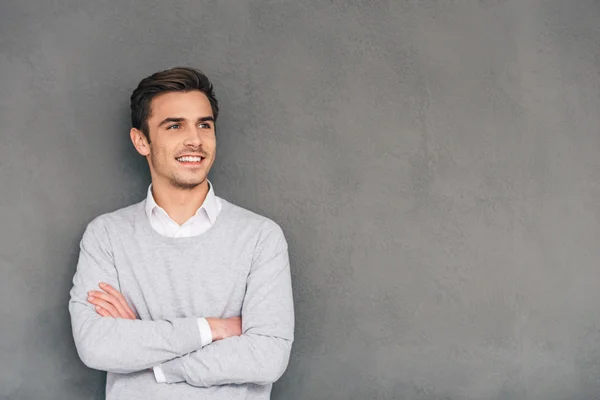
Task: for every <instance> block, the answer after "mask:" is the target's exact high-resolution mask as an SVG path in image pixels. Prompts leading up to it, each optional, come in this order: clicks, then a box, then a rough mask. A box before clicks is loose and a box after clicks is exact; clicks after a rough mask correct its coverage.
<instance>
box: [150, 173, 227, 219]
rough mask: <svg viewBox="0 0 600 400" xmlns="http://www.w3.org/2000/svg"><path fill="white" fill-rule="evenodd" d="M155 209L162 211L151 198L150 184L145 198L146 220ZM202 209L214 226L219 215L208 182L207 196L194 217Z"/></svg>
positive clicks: (212, 191) (210, 184) (211, 187)
mask: <svg viewBox="0 0 600 400" xmlns="http://www.w3.org/2000/svg"><path fill="white" fill-rule="evenodd" d="M155 208H158V209H160V210H163V209H162V208H161V207H160V206H159V205H158V204H156V201H155V200H154V196H152V184H150V186H148V195H147V197H146V215H147V216H148V218H151V216H152V211H153V210H154V209H155ZM202 209H204V211H206V215H207V216H208V219H209V220H210V223H211V224H214V223H215V220H216V219H217V215H218V213H219V207H218V204H217V196H216V195H215V190H214V189H213V185H212V183H210V181H208V194H207V195H206V198H205V199H204V203H202V205H201V206H200V208H199V209H198V210H197V211H196V215H198V214H199V213H200V212H201V211H202ZM163 211H164V210H163Z"/></svg>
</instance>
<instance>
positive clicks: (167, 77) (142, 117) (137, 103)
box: [130, 67, 219, 141]
mask: <svg viewBox="0 0 600 400" xmlns="http://www.w3.org/2000/svg"><path fill="white" fill-rule="evenodd" d="M192 90H198V91H200V92H202V93H204V94H205V95H206V97H207V98H208V101H209V102H210V107H211V108H212V112H213V117H214V119H215V122H216V121H217V117H218V115H219V103H218V102H217V98H216V97H215V91H214V89H213V85H212V83H211V82H210V80H209V79H208V77H207V76H206V75H204V74H203V73H202V72H201V71H200V70H198V69H195V68H189V67H174V68H171V69H167V70H165V71H159V72H156V73H154V74H152V75H150V76H148V77H146V78H144V79H142V80H141V82H140V83H139V84H138V86H137V88H135V90H134V91H133V93H132V94H131V98H130V101H131V125H132V126H133V127H134V128H136V129H139V130H141V131H142V133H143V134H144V135H145V136H146V138H147V139H148V141H150V131H149V129H148V118H150V113H151V111H152V110H151V108H150V106H151V103H152V99H153V98H154V97H156V96H158V95H160V94H163V93H169V92H190V91H192Z"/></svg>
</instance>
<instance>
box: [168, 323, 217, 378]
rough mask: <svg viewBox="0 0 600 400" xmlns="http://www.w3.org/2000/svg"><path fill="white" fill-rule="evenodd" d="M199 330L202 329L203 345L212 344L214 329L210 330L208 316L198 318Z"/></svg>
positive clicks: (201, 339) (201, 338)
mask: <svg viewBox="0 0 600 400" xmlns="http://www.w3.org/2000/svg"><path fill="white" fill-rule="evenodd" d="M198 330H199V331H200V341H201V342H202V347H204V346H206V345H208V344H211V343H212V341H213V337H212V331H211V330H210V325H209V324H208V321H207V320H206V318H198ZM161 372H162V371H161ZM163 376H164V375H163Z"/></svg>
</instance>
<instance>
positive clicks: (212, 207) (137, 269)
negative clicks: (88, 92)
mask: <svg viewBox="0 0 600 400" xmlns="http://www.w3.org/2000/svg"><path fill="white" fill-rule="evenodd" d="M218 111H219V108H218V103H217V100H216V98H215V95H214V91H213V87H212V84H211V83H210V81H209V80H208V78H207V77H206V76H205V75H204V74H202V73H201V72H200V71H198V70H195V69H191V68H173V69H170V70H167V71H161V72H157V73H155V74H153V75H151V76H149V77H147V78H145V79H143V80H142V81H141V82H140V84H139V85H138V87H137V88H136V89H135V90H134V92H133V94H132V95H131V120H132V125H133V128H132V129H131V132H130V137H131V141H132V142H133V145H134V146H135V148H136V150H137V151H138V152H139V153H140V154H141V155H142V156H144V157H145V158H146V159H147V160H148V165H149V167H150V174H151V177H152V183H151V185H150V187H149V188H148V194H147V197H146V198H145V199H144V200H143V201H141V202H139V203H137V204H133V205H131V206H129V207H126V208H123V209H120V210H117V211H114V212H111V213H108V214H104V215H101V216H99V217H97V218H95V219H94V220H93V221H92V222H90V223H89V224H88V226H87V228H86V230H85V232H84V235H83V238H82V240H81V244H80V254H79V262H78V264H77V272H76V273H75V276H74V278H73V288H72V289H71V292H70V294H71V299H70V301H69V311H70V314H71V322H72V326H73V337H74V339H75V345H76V347H77V351H78V354H79V356H80V358H81V360H82V361H83V362H84V363H85V364H86V365H87V366H88V367H90V368H95V369H99V370H103V371H107V372H108V375H107V381H106V398H107V399H109V400H125V399H127V400H132V399H133V400H135V399H144V400H149V399H215V400H217V399H228V400H229V399H248V400H250V399H268V398H269V397H270V393H271V387H272V383H273V382H275V381H276V380H277V379H279V377H280V376H281V375H282V374H283V372H284V371H285V369H286V367H287V364H288V360H289V355H290V349H291V346H292V342H293V331H294V310H293V300H292V289H291V279H290V268H289V258H288V250H287V242H286V240H285V237H284V235H283V232H282V230H281V228H280V227H279V226H278V225H277V224H276V223H275V222H273V221H272V220H270V219H268V218H266V217H263V216H260V215H258V214H255V213H253V212H251V211H249V210H246V209H243V208H241V207H239V206H236V205H234V204H232V203H230V202H228V201H227V200H225V199H223V198H220V197H218V196H217V195H216V194H215V191H214V188H213V186H212V184H211V183H210V181H209V180H208V172H209V171H210V168H211V166H212V165H213V163H214V160H215V155H216V135H215V123H216V121H217V117H218Z"/></svg>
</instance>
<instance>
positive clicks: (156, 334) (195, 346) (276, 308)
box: [69, 219, 294, 387]
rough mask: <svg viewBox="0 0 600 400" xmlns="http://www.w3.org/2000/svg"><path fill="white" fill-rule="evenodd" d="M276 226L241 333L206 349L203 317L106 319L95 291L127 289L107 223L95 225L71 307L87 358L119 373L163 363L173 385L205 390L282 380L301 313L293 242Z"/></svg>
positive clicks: (253, 277) (263, 244)
mask: <svg viewBox="0 0 600 400" xmlns="http://www.w3.org/2000/svg"><path fill="white" fill-rule="evenodd" d="M273 225H274V224H273ZM273 225H271V226H270V227H271V228H273ZM274 226H275V227H276V228H275V229H270V230H267V231H264V232H265V234H262V233H261V236H260V239H259V243H258V245H257V250H256V252H255V255H254V258H253V262H252V267H251V271H250V274H249V276H248V279H247V286H246V295H245V297H244V302H243V307H242V316H241V320H242V321H241V335H239V336H230V337H226V338H224V339H223V340H218V339H220V337H218V334H217V337H216V338H215V339H216V340H218V341H215V342H213V343H212V344H210V345H208V346H204V347H202V341H201V337H200V334H199V330H198V318H197V317H202V316H194V317H189V318H174V319H170V320H154V321H150V320H137V319H129V318H125V317H122V318H114V317H105V316H103V315H101V314H99V313H98V312H97V311H96V309H95V308H94V305H93V304H91V303H90V302H89V301H88V292H90V291H92V290H97V288H98V284H99V283H100V282H106V283H107V284H109V285H110V286H112V287H113V288H119V282H118V278H117V270H116V269H115V266H114V261H113V257H112V251H111V247H110V242H109V240H108V235H107V231H106V229H105V227H104V225H103V223H102V221H101V220H99V219H96V220H94V221H92V223H90V224H89V225H88V227H87V229H86V231H85V233H84V235H83V238H82V240H81V244H80V254H79V262H78V265H77V272H76V274H75V276H74V278H73V288H72V289H71V300H70V301H69V311H70V313H71V322H72V327H73V337H74V339H75V345H76V347H77V351H78V353H79V356H80V358H81V360H82V361H83V362H84V364H86V365H87V366H88V367H91V368H95V369H100V370H104V371H110V372H114V373H131V372H136V371H142V370H147V369H149V368H152V367H155V366H157V365H159V364H161V369H162V371H163V373H164V375H165V378H166V382H168V383H174V382H187V383H188V384H190V385H194V386H201V387H208V386H213V385H223V384H243V383H255V384H269V383H273V382H275V381H276V380H277V379H279V377H280V376H281V375H282V374H283V372H284V371H285V368H286V367H287V364H288V360H289V355H290V349H291V345H292V341H293V329H294V315H293V300H292V294H291V279H290V271H289V258H288V252H287V243H286V241H285V238H284V237H283V233H282V232H281V229H280V228H279V227H278V226H276V225H274ZM123 315H124V316H126V315H127V313H125V314H123ZM129 317H132V316H131V315H129ZM215 332H217V331H215ZM222 336H225V335H222Z"/></svg>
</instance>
